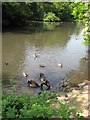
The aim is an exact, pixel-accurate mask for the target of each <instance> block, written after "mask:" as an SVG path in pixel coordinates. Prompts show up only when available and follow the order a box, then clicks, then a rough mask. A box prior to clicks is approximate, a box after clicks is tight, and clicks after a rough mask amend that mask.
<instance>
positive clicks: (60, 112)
mask: <svg viewBox="0 0 90 120" xmlns="http://www.w3.org/2000/svg"><path fill="white" fill-rule="evenodd" d="M53 98H54V99H53ZM55 98H56V95H55V94H54V93H50V92H48V93H46V91H44V92H42V93H41V94H40V95H39V96H35V97H33V98H30V96H29V95H15V94H10V95H8V96H6V95H3V100H2V116H3V118H46V117H47V118H50V117H52V116H54V117H60V118H71V115H73V117H77V114H76V110H74V109H69V107H68V106H67V105H66V104H62V103H59V104H60V109H56V108H55V107H53V105H55ZM78 116H79V114H78ZM79 118H80V116H79Z"/></svg>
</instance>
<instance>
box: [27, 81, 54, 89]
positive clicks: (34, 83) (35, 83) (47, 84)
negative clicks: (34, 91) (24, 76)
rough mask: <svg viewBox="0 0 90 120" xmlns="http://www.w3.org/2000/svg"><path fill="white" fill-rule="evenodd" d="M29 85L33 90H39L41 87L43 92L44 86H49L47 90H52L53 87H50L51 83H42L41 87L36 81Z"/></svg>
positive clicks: (28, 82)
mask: <svg viewBox="0 0 90 120" xmlns="http://www.w3.org/2000/svg"><path fill="white" fill-rule="evenodd" d="M27 84H28V87H32V88H38V87H40V88H41V90H43V85H45V86H47V90H49V89H51V88H52V87H51V85H50V83H48V82H46V83H41V84H40V85H39V84H38V83H37V82H35V81H33V80H30V81H27Z"/></svg>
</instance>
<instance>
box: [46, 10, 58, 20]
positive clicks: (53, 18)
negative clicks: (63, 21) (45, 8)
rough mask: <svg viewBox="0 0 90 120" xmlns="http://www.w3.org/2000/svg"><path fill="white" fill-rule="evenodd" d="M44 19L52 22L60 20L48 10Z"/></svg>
mask: <svg viewBox="0 0 90 120" xmlns="http://www.w3.org/2000/svg"><path fill="white" fill-rule="evenodd" d="M44 21H48V22H54V21H60V19H59V18H58V17H57V16H56V15H55V14H54V13H52V12H49V13H48V14H45V15H44Z"/></svg>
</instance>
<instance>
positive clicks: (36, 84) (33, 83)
mask: <svg viewBox="0 0 90 120" xmlns="http://www.w3.org/2000/svg"><path fill="white" fill-rule="evenodd" d="M27 84H28V87H36V88H37V87H40V85H39V84H38V83H37V82H35V81H33V80H30V81H27Z"/></svg>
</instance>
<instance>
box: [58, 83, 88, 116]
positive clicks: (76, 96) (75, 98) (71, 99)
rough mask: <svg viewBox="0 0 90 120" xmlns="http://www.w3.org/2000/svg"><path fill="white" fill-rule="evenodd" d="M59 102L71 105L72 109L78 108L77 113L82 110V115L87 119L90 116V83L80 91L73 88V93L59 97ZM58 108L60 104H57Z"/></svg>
mask: <svg viewBox="0 0 90 120" xmlns="http://www.w3.org/2000/svg"><path fill="white" fill-rule="evenodd" d="M57 99H58V102H62V103H65V101H67V103H70V106H71V108H76V110H77V111H79V110H81V111H82V113H81V115H82V116H84V117H85V118H88V116H90V112H89V111H90V81H88V82H86V84H85V85H84V86H82V87H81V88H80V89H76V88H72V91H71V92H69V93H67V95H65V94H63V95H60V96H59V97H57ZM57 106H58V104H57Z"/></svg>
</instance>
